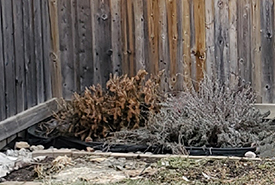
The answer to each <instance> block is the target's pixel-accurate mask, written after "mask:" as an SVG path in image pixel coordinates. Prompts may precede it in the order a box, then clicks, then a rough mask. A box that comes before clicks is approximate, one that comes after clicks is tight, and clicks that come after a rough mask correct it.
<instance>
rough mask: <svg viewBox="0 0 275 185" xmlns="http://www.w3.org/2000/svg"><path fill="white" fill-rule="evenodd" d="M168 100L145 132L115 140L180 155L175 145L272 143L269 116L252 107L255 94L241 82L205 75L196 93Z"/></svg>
mask: <svg viewBox="0 0 275 185" xmlns="http://www.w3.org/2000/svg"><path fill="white" fill-rule="evenodd" d="M229 84H230V85H229ZM168 97H169V98H168V100H167V101H166V102H163V103H162V104H161V106H162V107H163V108H162V109H161V110H160V113H159V114H152V113H151V115H150V119H149V121H148V123H147V129H139V130H135V131H131V130H126V131H122V132H118V133H116V134H115V136H116V138H117V139H120V138H123V139H124V141H126V142H133V143H137V144H149V145H162V146H163V147H164V148H165V147H166V148H170V149H171V150H172V151H173V153H181V151H180V150H179V149H178V148H177V147H178V145H183V146H209V147H244V146H252V145H253V144H255V143H256V144H263V143H266V142H268V141H271V140H274V133H273V131H272V130H274V128H273V127H274V126H272V125H270V124H269V123H270V122H268V121H265V118H266V117H267V116H268V115H269V113H268V112H267V113H264V114H261V113H260V111H259V110H257V109H256V108H255V107H254V106H253V103H255V101H256V93H255V92H254V91H253V90H252V87H251V86H250V84H246V83H244V82H241V80H240V79H239V81H237V82H236V83H228V82H226V83H221V82H220V81H219V80H216V79H214V78H210V77H208V76H205V77H204V79H203V80H202V81H201V82H200V83H199V91H198V92H197V91H196V90H195V89H194V88H192V87H191V88H189V89H188V90H186V91H183V92H180V93H179V94H178V95H177V96H176V97H174V96H171V95H170V96H168ZM264 136H266V137H264Z"/></svg>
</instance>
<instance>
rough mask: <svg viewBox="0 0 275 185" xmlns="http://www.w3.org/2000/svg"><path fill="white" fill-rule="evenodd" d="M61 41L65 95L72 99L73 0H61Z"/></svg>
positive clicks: (73, 79)
mask: <svg viewBox="0 0 275 185" xmlns="http://www.w3.org/2000/svg"><path fill="white" fill-rule="evenodd" d="M58 11H59V20H58V22H59V38H60V39H59V40H60V41H59V42H60V60H61V66H62V85H63V97H64V98H66V99H70V98H71V96H72V94H73V92H74V91H75V78H74V71H75V70H76V69H75V65H74V62H75V61H74V60H73V59H74V48H73V47H74V46H73V38H74V36H73V21H72V16H71V15H72V12H73V7H72V2H71V1H68V0H59V8H58Z"/></svg>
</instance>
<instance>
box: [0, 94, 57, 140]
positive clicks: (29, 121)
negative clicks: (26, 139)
mask: <svg viewBox="0 0 275 185" xmlns="http://www.w3.org/2000/svg"><path fill="white" fill-rule="evenodd" d="M59 104H60V100H58V99H56V98H54V99H51V100H49V101H47V102H44V103H41V104H39V105H37V106H34V107H32V108H29V109H28V110H26V111H23V112H21V113H19V114H17V115H15V116H12V117H9V118H7V119H5V120H4V121H1V122H0V141H2V140H4V139H6V138H9V137H10V136H12V135H14V134H16V133H18V132H21V131H23V130H24V129H27V128H28V127H30V126H32V125H34V124H36V123H38V122H40V121H42V120H44V119H46V118H47V117H49V116H51V115H52V114H53V112H57V111H59V110H60V106H59Z"/></svg>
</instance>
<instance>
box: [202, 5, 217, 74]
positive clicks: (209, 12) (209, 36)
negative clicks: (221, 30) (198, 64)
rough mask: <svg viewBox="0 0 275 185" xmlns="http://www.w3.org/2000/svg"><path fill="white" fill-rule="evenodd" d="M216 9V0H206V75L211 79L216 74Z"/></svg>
mask: <svg viewBox="0 0 275 185" xmlns="http://www.w3.org/2000/svg"><path fill="white" fill-rule="evenodd" d="M214 15H215V9H214V0H205V24H206V26H205V28H206V29H205V37H206V44H205V45H206V46H205V47H206V60H205V65H206V73H207V75H208V76H209V77H212V76H213V75H214V74H216V71H214V70H215V63H216V62H215V37H214V36H215V27H214V21H215V17H214Z"/></svg>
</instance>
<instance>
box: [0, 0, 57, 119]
mask: <svg viewBox="0 0 275 185" xmlns="http://www.w3.org/2000/svg"><path fill="white" fill-rule="evenodd" d="M48 12H49V8H48V2H47V0H39V1H35V0H34V1H31V0H22V1H21V0H1V1H0V120H3V119H5V118H7V117H10V116H13V115H15V114H16V113H19V112H22V111H23V110H25V109H28V108H30V107H32V106H34V105H36V104H38V103H41V102H44V101H45V100H48V99H50V98H51V97H52V89H51V69H50V63H49V57H50V55H49V54H50V49H51V47H50V30H49V29H50V25H49V23H50V22H49V14H48Z"/></svg>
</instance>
